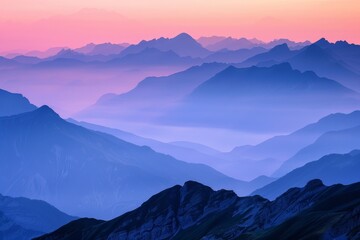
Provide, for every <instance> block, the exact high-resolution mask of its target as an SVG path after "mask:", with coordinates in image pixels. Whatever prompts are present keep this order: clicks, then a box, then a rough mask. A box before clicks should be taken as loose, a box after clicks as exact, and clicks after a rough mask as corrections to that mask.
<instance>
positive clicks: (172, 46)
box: [121, 33, 211, 58]
mask: <svg viewBox="0 0 360 240" xmlns="http://www.w3.org/2000/svg"><path fill="white" fill-rule="evenodd" d="M146 48H155V49H158V50H160V51H173V52H174V53H176V54H177V55H179V56H181V57H193V58H198V57H206V56H207V55H209V54H210V53H211V52H210V51H209V50H207V49H205V48H203V47H202V46H201V45H200V44H199V43H198V42H197V41H196V40H195V39H193V38H192V37H191V36H190V35H189V34H186V33H181V34H179V35H177V36H176V37H174V38H163V37H162V38H159V39H153V40H150V41H144V40H143V41H141V42H140V43H138V44H136V45H130V46H129V47H127V48H126V49H125V50H123V51H122V52H121V55H122V56H125V55H128V54H134V53H138V52H141V51H143V50H145V49H146Z"/></svg>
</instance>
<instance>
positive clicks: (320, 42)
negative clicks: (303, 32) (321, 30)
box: [310, 38, 331, 47]
mask: <svg viewBox="0 0 360 240" xmlns="http://www.w3.org/2000/svg"><path fill="white" fill-rule="evenodd" d="M312 45H317V46H320V47H328V46H330V45H331V43H330V42H329V41H328V40H326V38H321V39H319V40H318V41H316V42H315V43H313V44H311V45H310V46H312Z"/></svg>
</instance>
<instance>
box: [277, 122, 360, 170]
mask: <svg viewBox="0 0 360 240" xmlns="http://www.w3.org/2000/svg"><path fill="white" fill-rule="evenodd" d="M359 137H360V125H358V126H356V127H352V128H347V129H343V130H338V131H331V132H327V133H324V134H323V135H321V136H320V137H319V138H317V139H316V141H315V142H314V143H312V144H310V145H308V146H306V147H304V148H302V149H301V150H300V151H298V152H297V153H296V154H295V155H294V156H292V157H291V158H289V159H288V160H287V161H285V162H284V163H283V164H282V165H281V167H280V168H279V169H278V170H277V171H275V173H274V176H282V175H284V174H285V173H287V172H289V171H291V170H293V169H295V168H297V167H301V166H303V165H304V164H306V163H308V162H311V161H314V160H316V159H319V158H320V157H322V156H324V155H327V154H330V153H347V152H349V151H351V150H353V149H360V143H359V141H358V140H357V139H359Z"/></svg>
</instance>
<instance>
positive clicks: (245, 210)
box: [36, 179, 360, 240]
mask: <svg viewBox="0 0 360 240" xmlns="http://www.w3.org/2000/svg"><path fill="white" fill-rule="evenodd" d="M359 199H360V184H359V183H356V184H352V185H347V186H344V185H340V184H337V185H333V186H330V187H327V186H325V185H323V183H322V182H321V181H320V180H318V179H317V180H312V181H310V182H309V183H307V184H306V186H305V187H303V188H292V189H289V190H288V191H287V192H286V193H284V194H282V195H281V196H279V197H278V198H277V199H276V200H274V201H269V200H267V199H264V198H262V197H260V196H252V197H243V198H239V197H238V196H237V195H236V194H235V193H234V192H232V191H226V190H220V191H214V190H212V189H211V188H209V187H207V186H204V185H202V184H199V183H197V182H193V181H190V182H186V183H185V184H184V185H183V186H179V185H176V186H174V187H172V188H169V189H166V190H164V191H162V192H160V193H158V194H156V195H154V196H153V197H151V198H150V199H149V200H148V201H146V202H144V203H143V204H142V205H141V206H140V207H139V208H137V209H135V210H133V211H131V212H128V213H126V214H124V215H121V216H120V217H117V218H114V219H112V220H110V221H107V222H104V221H98V220H95V219H79V220H76V221H73V222H71V223H69V224H67V225H65V226H63V227H61V228H59V229H58V230H56V231H54V232H53V233H50V234H46V235H44V236H42V237H39V238H36V239H39V240H46V239H51V240H60V239H69V240H71V239H79V238H81V239H84V240H86V239H149V240H151V239H157V240H161V239H229V240H231V239H249V240H252V239H254V240H255V239H326V240H327V239H337V238H339V237H343V238H346V239H357V238H358V237H360V236H359V231H358V227H359V219H358V214H357V212H358V210H359V204H360V202H359Z"/></svg>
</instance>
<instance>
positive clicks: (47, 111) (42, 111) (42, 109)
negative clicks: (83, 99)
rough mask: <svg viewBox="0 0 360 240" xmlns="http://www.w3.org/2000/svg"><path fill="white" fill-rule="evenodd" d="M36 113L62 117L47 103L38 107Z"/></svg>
mask: <svg viewBox="0 0 360 240" xmlns="http://www.w3.org/2000/svg"><path fill="white" fill-rule="evenodd" d="M34 113H36V114H37V115H41V116H48V117H56V118H60V116H59V115H58V114H57V113H56V112H55V111H54V110H52V109H51V108H50V107H49V106H47V105H43V106H41V107H39V108H38V109H36V110H35V111H34Z"/></svg>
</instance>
